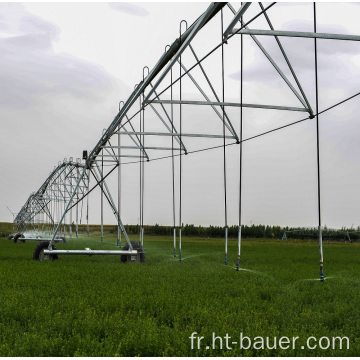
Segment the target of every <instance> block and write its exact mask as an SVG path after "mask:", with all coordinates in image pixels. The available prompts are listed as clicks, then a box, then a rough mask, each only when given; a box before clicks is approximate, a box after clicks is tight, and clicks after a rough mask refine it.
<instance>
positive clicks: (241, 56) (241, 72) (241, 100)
mask: <svg viewBox="0 0 360 360" xmlns="http://www.w3.org/2000/svg"><path fill="white" fill-rule="evenodd" d="M241 4H242V3H241ZM240 21H241V25H243V17H242V16H241V18H240ZM240 51H241V53H240V147H239V160H240V164H239V229H238V253H237V261H236V271H239V267H240V255H241V221H242V219H241V215H242V214H241V210H242V139H243V137H242V135H243V106H242V104H243V61H244V57H243V51H244V46H243V35H242V34H241V35H240Z"/></svg>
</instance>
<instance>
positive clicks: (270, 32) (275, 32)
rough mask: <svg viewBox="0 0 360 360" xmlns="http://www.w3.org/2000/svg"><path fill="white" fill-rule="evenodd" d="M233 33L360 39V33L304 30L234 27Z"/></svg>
mask: <svg viewBox="0 0 360 360" xmlns="http://www.w3.org/2000/svg"><path fill="white" fill-rule="evenodd" d="M232 33H233V34H237V35H238V34H243V35H264V36H287V37H299V38H309V39H326V40H347V41H360V36H359V35H346V34H328V33H314V32H304V31H284V30H257V29H247V28H246V29H234V30H233V32H232Z"/></svg>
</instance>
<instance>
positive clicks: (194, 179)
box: [0, 2, 360, 228]
mask: <svg viewBox="0 0 360 360" xmlns="http://www.w3.org/2000/svg"><path fill="white" fill-rule="evenodd" d="M208 5H209V4H208V3H206V2H200V3H192V2H187V3H166V2H161V3H151V2H146V3H105V2H101V3H86V2H81V3H44V2H42V3H30V2H26V3H4V2H2V3H0V53H1V54H2V55H1V56H0V69H1V70H0V93H1V96H0V133H1V141H0V164H1V169H2V171H1V174H2V176H1V186H0V221H12V218H13V215H12V214H11V213H10V211H9V210H8V209H7V207H9V208H10V210H11V211H12V212H14V213H16V212H18V211H19V210H20V209H21V207H22V205H23V204H24V203H25V201H26V199H27V198H28V196H29V195H30V193H31V192H33V191H36V190H37V189H38V188H39V187H40V186H41V184H42V183H43V182H44V180H45V179H46V177H47V176H48V175H49V173H50V172H51V170H52V169H53V168H54V166H56V165H57V164H58V162H59V161H63V159H64V158H67V159H69V158H70V157H73V158H74V159H75V158H78V157H81V155H82V150H85V149H87V150H89V151H90V150H91V149H93V147H94V146H95V145H96V143H97V141H98V140H99V139H100V137H101V134H102V131H103V129H106V128H107V127H108V126H109V125H110V123H111V121H112V120H113V118H114V117H115V115H116V114H117V111H118V106H119V101H121V100H122V101H126V100H127V98H128V97H129V95H130V94H131V92H132V90H133V89H134V86H135V85H136V84H138V83H139V81H140V80H141V79H142V76H143V67H144V66H148V67H149V68H150V69H151V68H152V67H153V66H154V65H155V64H156V62H157V61H158V59H159V58H160V56H161V55H162V54H163V52H164V50H165V46H166V45H168V44H171V43H172V42H173V41H174V40H175V39H176V38H177V37H178V35H179V24H180V21H181V20H183V19H186V20H187V22H188V24H191V23H192V22H193V21H194V20H196V19H197V17H198V16H200V15H201V14H202V13H203V12H204V11H205V10H206V8H207V7H208ZM233 6H234V8H235V9H236V10H238V9H239V6H240V4H239V3H234V4H233ZM256 6H257V4H252V5H251V6H250V8H249V10H248V12H247V14H246V16H247V17H246V18H245V19H250V18H251V17H252V15H254V14H256V12H258V11H259V7H258V6H257V7H256ZM359 14H360V6H359V4H358V3H344V4H339V3H319V4H318V6H317V16H318V18H317V20H318V32H331V33H345V34H357V35H358V34H360V25H359V22H358V18H359ZM269 16H270V18H271V20H272V22H273V25H274V27H275V29H279V30H294V31H295V30H298V31H313V13H312V3H291V4H288V3H280V4H277V5H275V6H274V7H273V8H272V9H271V10H269ZM231 17H232V15H231V13H230V11H229V10H228V9H225V10H224V22H225V23H226V21H227V22H229V21H230V20H231ZM219 26H220V17H219V16H217V18H214V21H212V22H211V23H210V24H208V25H207V27H206V28H205V29H203V31H202V32H201V34H200V33H199V36H197V37H196V38H195V39H194V41H193V46H194V49H196V51H197V53H198V55H199V56H200V55H205V54H206V53H207V52H208V51H209V50H210V49H211V46H212V45H211V44H217V43H219V40H220V34H221V32H220V27H219ZM251 28H256V29H267V27H266V23H265V21H264V19H263V18H259V19H258V20H257V22H254V24H253V26H252V27H251ZM235 37H236V36H235ZM235 37H234V39H231V40H230V41H229V44H227V45H225V47H224V54H225V62H224V64H225V69H224V74H225V85H224V89H225V90H224V91H225V95H226V96H225V100H226V101H229V102H238V101H239V86H240V65H239V64H240V62H239V59H240V51H239V49H240V47H239V37H237V39H235ZM259 40H261V43H262V44H264V47H265V48H266V49H267V50H268V51H269V53H271V55H272V57H273V58H274V59H275V60H276V61H277V62H278V63H279V66H281V69H282V70H283V71H284V73H285V74H286V76H288V77H289V78H291V74H290V72H289V70H288V69H287V68H286V64H285V62H284V60H283V58H282V55H281V53H280V52H279V50H278V48H277V46H276V43H275V42H274V40H273V39H271V38H269V37H261V38H260V37H259ZM281 41H282V44H283V46H284V48H285V50H286V52H287V54H288V56H289V59H291V63H292V65H293V66H294V69H295V71H296V73H297V74H298V76H299V79H300V82H301V84H302V86H303V88H304V91H305V93H306V94H307V96H308V98H309V101H310V104H311V106H312V108H313V109H315V76H314V52H313V40H309V39H292V38H282V39H281ZM359 50H360V44H359V43H358V42H339V41H334V40H321V41H318V62H319V109H320V110H322V109H325V108H327V107H329V106H331V105H333V104H335V103H337V102H339V101H341V100H343V99H345V98H347V97H349V96H351V95H353V94H355V93H357V92H359V85H358V84H359V66H360V51H359ZM183 61H184V64H185V63H186V64H188V65H187V66H188V67H190V65H191V64H192V63H193V62H194V60H193V59H191V56H190V55H189V54H185V53H184V57H183ZM204 68H206V72H207V73H208V74H209V77H210V78H211V81H212V83H213V85H214V87H215V88H216V89H217V91H218V93H219V94H221V85H222V84H221V52H220V50H219V51H217V52H215V53H214V54H213V55H211V56H210V57H209V58H208V59H207V60H206V61H204ZM193 74H194V77H195V76H196V77H197V79H199V80H198V81H199V83H200V84H201V86H203V87H204V88H205V87H206V84H205V82H204V79H201V74H200V72H199V69H197V70H194V72H193ZM168 80H169V79H168V77H167V78H166V79H165V81H164V84H161V85H160V88H159V89H161V88H162V87H165V84H166V83H167V82H168ZM292 83H293V81H292ZM174 91H175V96H177V95H178V93H177V91H178V89H177V88H176V89H175V90H174ZM166 96H169V94H168V93H165V97H166ZM183 96H184V98H186V99H187V100H202V96H201V95H200V94H199V92H198V91H197V89H196V88H195V87H194V86H193V84H191V82H190V81H189V79H184V81H183ZM244 103H256V104H275V105H284V106H296V107H299V106H300V103H299V101H298V100H297V99H296V97H295V96H294V95H293V94H292V93H291V92H290V91H289V89H288V88H287V86H286V85H285V84H284V82H283V80H282V79H281V78H280V77H279V76H278V74H277V73H276V71H275V70H274V69H273V67H272V66H271V65H270V64H269V62H268V61H267V59H266V58H265V57H264V55H263V54H262V53H261V52H260V51H259V49H258V48H257V46H256V45H255V44H254V42H253V41H252V40H251V38H249V37H246V38H245V40H244ZM359 105H360V103H359V98H355V99H353V100H351V101H349V102H347V103H346V104H344V105H342V106H339V107H337V108H335V109H334V110H331V111H329V112H327V113H325V114H324V115H321V116H320V117H319V119H320V160H321V167H320V175H321V210H322V224H323V225H327V226H328V227H336V228H340V227H342V226H347V227H350V226H354V227H357V226H360V201H359V199H360V186H359V184H360V163H359V161H358V159H359V155H360V142H359V141H358V135H359V130H360V126H359V123H358V113H359V110H360V106H359ZM228 111H229V116H231V118H232V119H234V120H233V124H234V127H235V128H236V129H239V126H240V122H239V110H238V109H229V110H228ZM145 114H146V115H145V116H146V121H147V122H146V127H147V129H149V128H151V129H157V126H158V125H157V123H156V121H158V119H156V116H154V114H153V113H152V112H151V110H149V111H146V112H145ZM304 117H306V113H294V112H291V113H290V112H284V111H276V110H258V109H256V110H255V109H249V108H246V109H244V117H243V119H244V120H243V121H244V122H243V138H247V137H251V136H254V135H256V134H259V133H262V132H264V131H268V130H271V129H273V128H275V127H277V126H281V125H285V124H288V123H290V122H292V121H296V120H300V119H302V118H304ZM183 118H184V119H185V120H184V132H185V131H187V132H195V133H196V132H205V133H206V132H211V131H214V132H219V131H220V133H221V131H222V124H221V123H220V122H219V121H218V120H219V119H216V116H215V117H214V114H213V112H212V111H211V110H208V109H205V108H204V107H199V106H189V107H186V108H185V109H183ZM148 124H149V125H148ZM210 130H211V131H210ZM150 141H151V140H150ZM221 141H222V140H220V142H219V141H214V142H211V143H210V142H207V143H206V142H202V141H200V140H194V139H189V140H187V144H188V147H189V149H190V150H196V149H201V148H202V147H207V146H211V145H219V144H221ZM154 156H159V155H158V154H155V155H154ZM175 165H176V181H175V183H176V218H177V219H178V217H179V210H178V207H179V195H178V191H179V171H178V165H179V163H178V159H176V160H175ZM226 166H227V167H226V169H227V210H228V224H229V225H235V224H237V223H238V214H239V211H238V209H239V146H238V145H233V146H228V147H227V149H226ZM182 176H183V178H182V183H183V189H182V222H183V223H184V224H186V223H188V224H195V225H204V226H207V225H210V224H212V225H218V226H220V225H221V226H223V225H224V221H225V219H224V178H223V149H221V148H220V149H216V150H211V151H205V152H199V153H195V154H189V155H187V156H186V157H184V159H183V174H182ZM109 186H110V187H111V189H113V190H112V191H113V192H114V197H117V193H116V189H117V178H116V176H113V177H111V178H110V179H109ZM242 196H243V198H242V223H243V224H247V225H251V224H260V223H261V224H269V225H282V226H286V225H289V226H317V222H318V218H317V211H318V208H317V177H316V122H315V120H309V121H305V122H304V123H302V124H299V125H295V126H292V127H289V128H287V129H285V130H282V131H279V132H276V133H273V134H269V135H267V136H263V137H261V138H258V139H254V140H252V141H249V142H245V143H244V144H243V172H242ZM121 204H122V205H121V217H122V220H123V222H124V223H125V224H126V223H131V224H134V223H137V222H138V221H139V165H138V164H128V165H125V164H124V166H122V201H121ZM99 209H100V200H99V195H98V193H95V194H92V195H91V197H90V222H91V223H99V222H100V218H99V211H100V210H99ZM172 219H173V215H172V178H171V159H165V160H159V161H150V162H149V163H146V164H145V204H144V223H145V224H155V223H158V224H162V225H171V224H172ZM83 221H84V219H83ZM105 223H108V224H112V223H115V219H114V217H113V215H112V213H111V210H110V208H109V207H107V208H106V209H105Z"/></svg>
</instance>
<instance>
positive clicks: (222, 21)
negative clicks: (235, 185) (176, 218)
mask: <svg viewBox="0 0 360 360" xmlns="http://www.w3.org/2000/svg"><path fill="white" fill-rule="evenodd" d="M223 32H224V18H223V10H222V9H221V40H222V42H221V79H222V101H223V103H224V102H225V77H224V41H223ZM222 121H223V136H224V147H223V150H224V151H223V154H224V156H223V166H224V167H223V169H224V210H225V261H224V263H225V265H227V263H228V223H227V193H226V139H225V106H224V105H223V106H222Z"/></svg>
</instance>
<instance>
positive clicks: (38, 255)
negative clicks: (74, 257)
mask: <svg viewBox="0 0 360 360" xmlns="http://www.w3.org/2000/svg"><path fill="white" fill-rule="evenodd" d="M49 244H50V241H41V242H39V243H38V244H37V245H36V247H35V250H34V253H33V259H34V260H39V261H43V260H45V259H44V258H43V257H42V252H43V250H45V249H47V248H48V247H49ZM52 250H57V249H56V246H55V245H53V246H52ZM58 258H59V257H58V256H57V255H49V260H57V259H58Z"/></svg>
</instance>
